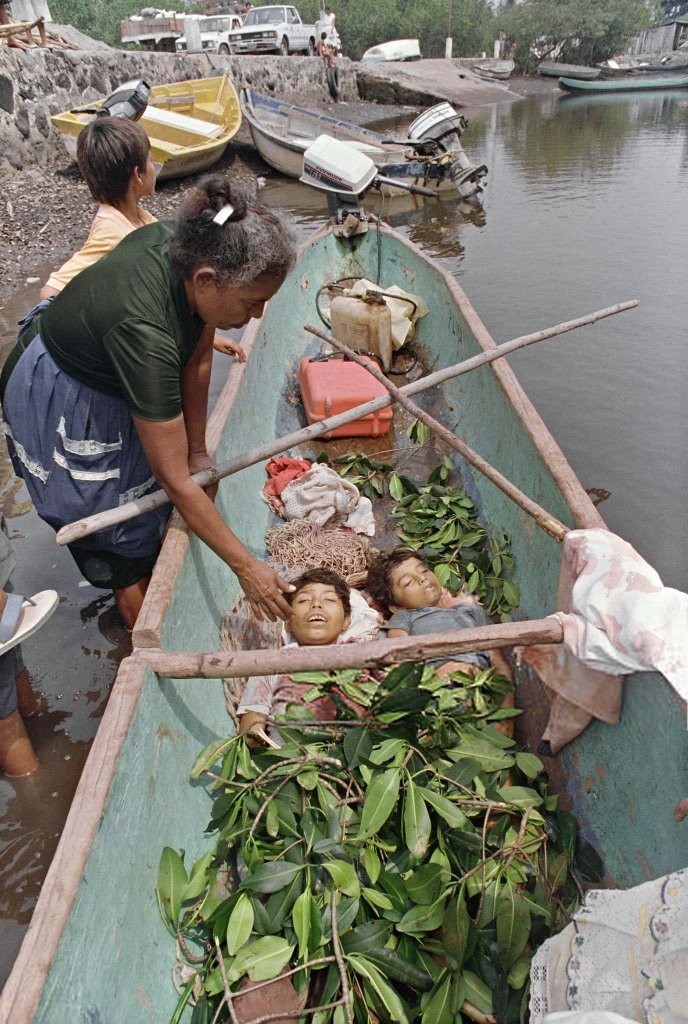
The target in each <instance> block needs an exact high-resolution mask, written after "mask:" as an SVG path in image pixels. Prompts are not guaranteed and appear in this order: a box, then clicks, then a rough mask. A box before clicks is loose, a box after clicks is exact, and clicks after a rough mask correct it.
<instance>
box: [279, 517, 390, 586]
mask: <svg viewBox="0 0 688 1024" xmlns="http://www.w3.org/2000/svg"><path fill="white" fill-rule="evenodd" d="M265 543H266V545H267V548H268V551H269V552H270V563H271V564H272V565H275V564H277V565H283V566H286V567H291V566H299V567H300V568H302V569H304V570H305V569H314V568H316V567H317V568H319V569H332V570H334V572H337V573H339V575H340V576H341V577H342V579H344V580H345V581H346V582H347V583H348V584H349V586H350V587H355V586H357V585H358V584H360V583H363V581H364V580H365V578H366V576H367V575H368V566H369V565H370V562H371V559H372V553H371V550H370V546H369V544H368V541H367V540H366V539H365V537H360V536H359V535H358V534H356V533H352V532H351V531H350V530H341V529H330V530H328V529H326V528H324V527H322V526H316V525H315V524H314V523H308V522H306V521H305V520H303V519H294V520H293V521H292V522H291V523H285V524H284V526H278V527H276V528H275V529H274V530H268V532H267V534H266V536H265Z"/></svg>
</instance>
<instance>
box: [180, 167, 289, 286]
mask: <svg viewBox="0 0 688 1024" xmlns="http://www.w3.org/2000/svg"><path fill="white" fill-rule="evenodd" d="M170 254H171V257H172V262H173V264H174V266H175V267H176V268H177V270H178V271H179V273H180V274H181V276H182V277H183V278H187V279H188V278H190V277H191V276H192V275H193V272H194V270H196V269H197V268H198V267H201V266H206V267H212V268H213V270H214V271H215V273H216V274H217V283H218V285H219V287H220V288H225V287H230V288H240V287H242V286H246V285H251V284H254V283H255V282H256V281H258V280H259V279H260V278H264V277H275V278H282V277H284V276H285V275H286V274H287V272H288V271H289V270H290V269H291V267H292V266H293V265H294V262H295V260H296V241H295V239H294V236H293V234H292V232H291V230H290V229H289V226H288V225H287V224H285V223H284V222H283V221H282V220H281V219H280V218H279V217H278V216H277V215H276V214H275V213H274V211H273V210H271V209H270V208H269V207H267V206H264V205H263V204H262V203H258V202H256V201H255V200H253V199H250V198H249V196H248V194H247V192H246V191H245V190H244V189H243V188H242V187H241V186H238V185H232V184H231V183H230V182H229V181H228V179H227V178H224V177H223V176H222V175H220V174H213V175H209V176H208V177H207V178H203V180H202V181H200V182H199V183H198V185H196V187H195V188H194V189H192V191H191V192H190V193H189V195H188V196H187V198H186V199H185V200H184V202H183V204H182V206H181V209H180V211H179V214H178V216H177V223H176V225H175V229H174V235H173V237H172V242H171V246H170Z"/></svg>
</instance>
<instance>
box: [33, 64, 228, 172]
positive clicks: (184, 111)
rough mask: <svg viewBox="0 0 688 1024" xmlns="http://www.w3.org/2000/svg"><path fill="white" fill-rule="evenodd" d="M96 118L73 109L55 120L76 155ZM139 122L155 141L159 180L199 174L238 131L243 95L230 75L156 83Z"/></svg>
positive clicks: (152, 150)
mask: <svg viewBox="0 0 688 1024" xmlns="http://www.w3.org/2000/svg"><path fill="white" fill-rule="evenodd" d="M93 106H94V107H98V106H100V104H99V103H95V104H93ZM91 119H92V115H90V114H86V113H79V112H72V111H66V112H64V113H62V114H55V115H54V116H53V117H52V118H51V121H52V123H53V124H54V126H55V127H56V128H57V130H58V131H59V132H60V133H61V135H62V139H63V142H64V145H65V148H66V149H67V152H68V153H69V155H70V156H71V157H73V158H74V159H76V146H77V139H78V137H79V135H80V133H81V132H82V130H83V129H84V127H85V126H86V125H87V124H88V122H89V121H90V120H91ZM138 123H139V124H140V125H141V127H142V128H143V129H144V131H145V132H146V135H148V138H149V139H150V143H151V156H152V158H153V163H154V164H155V169H156V174H157V178H158V181H165V180H167V179H169V178H181V177H186V176H187V175H189V174H198V173H199V172H200V171H205V170H207V169H208V168H209V167H212V166H213V164H215V163H217V161H218V160H219V159H220V157H221V156H222V155H223V153H224V152H225V150H226V148H227V146H228V145H229V143H230V141H231V140H232V138H233V137H234V136H235V135H236V133H237V131H238V130H239V128H240V126H241V107H240V105H239V97H238V96H237V93H236V90H235V88H234V86H233V85H232V83H231V82H230V80H229V78H228V77H227V76H226V75H223V76H221V77H218V78H206V79H197V80H194V81H189V82H176V83H174V84H171V85H159V86H153V88H152V89H151V97H150V102H149V106H148V108H147V109H146V111H145V112H144V114H143V116H142V117H141V118H140V120H139V122H138Z"/></svg>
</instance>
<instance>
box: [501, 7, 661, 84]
mask: <svg viewBox="0 0 688 1024" xmlns="http://www.w3.org/2000/svg"><path fill="white" fill-rule="evenodd" d="M657 11H658V5H657V3H656V0H650V2H649V3H648V2H646V0H526V2H525V3H523V4H520V5H518V6H515V7H511V8H509V9H508V10H507V11H505V12H504V13H503V14H502V15H501V16H500V19H499V20H500V26H501V27H502V28H503V29H504V31H505V32H506V33H507V35H508V36H510V37H511V38H513V39H514V40H515V41H516V53H515V56H516V60H517V62H518V63H519V65H521V66H522V67H524V68H526V69H530V70H532V69H534V67H535V66H536V65H537V63H538V62H539V61H540V60H542V59H544V58H547V57H550V56H555V57H556V58H557V59H561V60H563V61H572V62H577V63H583V64H594V63H597V61H600V60H605V59H606V58H608V57H611V56H612V55H613V54H615V53H618V52H619V51H621V50H624V49H625V48H626V46H627V45H628V41H629V39H630V37H631V36H632V35H634V34H635V33H636V32H641V31H642V30H643V29H645V28H647V27H648V26H649V25H650V24H651V23H652V21H653V18H654V17H655V16H656V14H657Z"/></svg>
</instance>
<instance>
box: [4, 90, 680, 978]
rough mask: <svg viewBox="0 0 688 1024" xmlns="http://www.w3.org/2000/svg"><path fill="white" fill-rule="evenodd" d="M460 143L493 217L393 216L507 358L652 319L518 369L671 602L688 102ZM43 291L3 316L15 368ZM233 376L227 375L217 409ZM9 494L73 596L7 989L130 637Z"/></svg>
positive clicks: (502, 119) (517, 117)
mask: <svg viewBox="0 0 688 1024" xmlns="http://www.w3.org/2000/svg"><path fill="white" fill-rule="evenodd" d="M341 116H342V117H346V108H345V107H342V110H341ZM389 125H390V122H389V120H387V121H386V122H385V130H388V129H389ZM464 144H465V147H466V150H467V152H468V154H469V156H470V157H471V159H472V160H473V161H474V162H475V163H486V164H487V166H488V168H489V171H490V173H489V178H488V186H487V189H486V192H485V195H484V201H483V203H482V205H481V206H477V207H475V206H470V205H469V204H466V203H457V202H450V201H443V202H434V201H423V200H421V201H418V202H414V201H406V200H405V201H404V202H402V203H399V202H397V201H394V202H392V203H389V204H388V205H387V209H386V214H385V215H386V219H387V220H388V221H389V222H390V223H391V224H393V225H394V226H395V227H396V228H397V229H398V230H400V231H402V232H403V233H404V234H406V235H407V236H408V237H409V238H411V239H412V240H413V241H415V242H416V243H417V244H418V245H420V246H421V247H422V248H423V249H425V251H426V252H428V253H429V254H431V255H432V256H435V257H436V258H437V259H438V260H440V261H441V263H442V264H443V266H444V267H445V268H446V269H448V270H449V271H450V272H451V273H452V274H454V275H455V276H456V278H457V279H458V280H459V282H460V284H461V285H462V287H463V288H464V290H465V291H466V292H467V294H468V296H469V298H470V299H471V302H472V303H473V305H474V306H475V308H476V310H477V311H478V313H479V314H480V315H481V316H482V318H483V320H484V321H485V323H486V325H487V327H488V329H489V330H490V331H491V333H492V335H493V337H494V338H495V340H497V341H498V342H500V341H506V340H508V339H509V338H512V337H516V336H518V335H521V334H527V333H530V332H532V331H536V330H539V329H540V328H543V327H546V326H549V325H551V324H555V323H558V322H561V321H564V320H569V319H573V318H575V317H577V316H580V315H583V314H585V313H588V312H592V311H593V310H596V309H600V308H602V307H606V306H610V305H612V304H614V303H616V302H618V301H622V300H625V299H630V298H638V299H640V302H641V305H640V307H639V308H638V309H637V310H634V311H632V312H628V313H623V314H621V315H619V316H617V317H613V318H611V319H608V320H605V321H603V322H601V323H599V324H597V325H596V326H595V327H594V328H586V329H584V330H581V331H577V332H573V333H572V334H569V335H566V336H565V337H563V338H561V339H559V340H555V341H550V342H546V343H544V344H542V345H536V346H533V347H531V348H529V349H527V350H526V351H524V352H522V353H520V354H517V355H515V356H513V357H511V364H512V366H513V368H514V369H515V371H516V373H517V375H518V377H519V379H520V381H521V383H522V384H523V386H524V388H525V390H526V392H527V393H528V395H529V397H530V398H531V399H532V401H533V402H534V404H535V405H536V407H537V408H538V410H539V412H540V414H541V415H542V417H543V419H544V420H545V423H546V424H547V425H548V427H549V428H550V430H551V431H552V433H553V435H554V437H555V438H556V439H557V441H558V442H559V444H560V445H561V447H562V448H563V450H564V452H565V454H566V455H567V457H568V459H569V461H570V462H571V464H572V466H573V468H574V470H575V471H576V473H577V474H578V476H579V478H580V479H581V481H582V483H583V486H584V487H586V488H589V489H595V490H594V495H595V497H596V498H602V499H603V500H604V504H603V505H602V507H601V511H602V513H603V515H604V517H605V519H606V520H607V523H608V524H609V526H610V527H611V528H612V529H613V530H615V531H616V532H617V533H620V534H621V535H622V536H624V537H626V538H627V539H628V540H629V541H630V542H631V543H632V544H633V545H634V546H635V547H636V548H637V549H638V550H639V551H640V552H641V553H642V554H643V555H644V556H645V557H646V558H647V559H648V560H649V561H650V562H652V564H653V565H655V567H656V568H657V569H658V571H659V572H660V574H661V576H662V578H663V580H664V582H665V583H666V584H667V585H669V586H674V587H677V588H679V589H682V590H685V589H686V588H687V587H688V582H687V575H688V529H687V527H686V508H687V507H688V411H687V403H686V397H685V395H686V384H687V383H688V94H687V92H686V91H685V90H683V91H676V92H666V93H656V94H646V95H642V94H633V93H630V94H625V95H620V96H615V97H609V98H607V97H601V96H600V97H589V98H571V97H559V96H557V95H552V96H549V95H548V96H545V97H537V98H534V99H528V100H523V101H521V102H518V103H505V104H503V105H499V106H493V107H485V108H482V109H479V110H477V111H474V112H473V113H472V115H471V117H470V125H469V128H468V130H467V131H466V134H465V136H464ZM262 195H263V197H264V198H265V200H266V201H267V202H269V203H270V204H271V205H275V206H280V207H283V208H286V209H287V210H288V211H289V212H290V213H291V215H292V216H293V218H294V220H295V222H296V224H297V226H298V231H299V233H300V234H301V235H302V236H303V237H305V235H306V234H307V233H308V231H310V230H311V229H312V228H314V227H317V226H319V225H320V224H321V223H323V221H324V219H325V216H326V211H325V204H324V202H321V201H320V198H319V196H318V195H316V194H315V193H314V192H313V191H312V190H310V189H306V188H305V187H304V186H301V185H297V184H296V183H294V182H289V181H286V180H284V181H279V180H275V179H274V178H271V179H270V180H269V182H268V184H267V185H266V188H265V189H264V191H263V193H262ZM48 269H50V268H36V274H37V276H40V278H41V280H43V279H44V277H45V276H46V275H45V274H44V273H43V272H42V271H43V270H46V271H47V270H48ZM38 287H39V286H38V285H35V286H32V287H30V286H27V287H26V288H24V289H23V290H22V292H21V293H19V294H17V295H16V296H14V297H13V299H12V301H11V302H9V303H7V304H6V306H5V308H4V309H2V310H0V346H2V353H1V354H2V357H3V358H4V355H6V352H7V350H8V348H9V346H10V344H11V341H12V338H13V335H14V320H16V319H17V317H18V316H20V315H21V314H22V313H23V312H24V311H25V310H26V309H28V308H29V307H30V306H31V304H32V302H33V299H34V295H35V292H36V291H37V289H38ZM228 364H229V361H228V359H227V358H226V357H219V358H218V359H217V365H216V366H215V368H214V374H213V377H214V382H213V393H214V394H217V391H218V390H219V387H220V385H221V382H222V379H223V377H224V375H225V373H226V368H227V366H228ZM0 488H1V498H0V507H1V508H2V510H3V511H4V513H5V515H6V516H7V517H8V518H9V520H10V524H9V525H10V533H11V535H12V536H13V538H14V540H15V543H16V550H17V554H18V561H19V567H18V570H17V572H16V574H15V581H14V582H15V589H17V590H18V591H19V592H21V593H32V592H34V591H36V590H40V589H43V588H44V587H54V588H55V589H57V590H58V591H59V592H60V594H61V596H62V602H61V605H60V607H59V609H58V611H57V613H56V614H55V616H54V617H53V619H52V620H51V621H50V622H49V623H48V624H47V625H46V626H45V627H44V629H43V630H41V631H40V632H39V633H38V634H37V635H36V636H35V637H34V638H32V639H31V641H29V643H28V644H26V645H25V657H26V660H27V664H28V665H29V668H30V670H31V673H32V677H33V679H34V684H35V689H36V690H37V692H38V693H39V695H40V699H41V708H40V711H39V714H38V715H37V716H36V717H35V718H34V719H31V720H29V722H28V723H27V727H28V728H29V731H30V733H31V736H32V738H33V740H34V744H35V746H36V748H37V750H38V753H39V756H40V759H41V765H42V767H41V770H40V771H39V772H38V773H36V775H34V776H31V777H30V778H28V779H24V780H7V779H4V778H0V817H1V818H2V821H1V822H0V984H2V983H3V982H4V980H5V977H6V975H7V973H8V971H9V969H10V967H11V964H12V961H13V959H14V957H15V955H16V951H17V949H18V947H19V944H20V942H21V938H22V935H23V934H24V932H25V930H26V927H27V925H28V921H29V919H30V916H31V912H32V909H33V906H34V905H35V901H36V899H37V896H38V893H39V892H40V886H41V884H42V881H43V878H44V875H45V871H46V870H47V867H48V866H49V863H50V859H51V857H52V855H53V852H54V849H55V846H56V844H57V841H58V838H59V834H60V830H61V827H62V824H63V822H64V818H65V816H66V813H67V811H68V809H69V803H70V800H71V796H72V793H73V791H74V788H75V786H76V783H77V782H78V778H79V774H80V771H81V768H82V766H83V763H84V760H85V757H86V754H87V752H88V747H89V744H90V741H91V740H92V738H93V735H94V734H95V731H96V729H97V726H98V722H99V719H100V717H101V715H102V711H103V708H104V705H105V702H106V700H107V695H108V692H109V687H110V685H111V682H112V679H113V677H114V672H115V668H116V665H117V663H118V661H119V659H120V658H121V656H122V654H123V653H125V652H126V636H125V634H124V632H123V630H122V629H121V626H120V623H119V620H118V616H117V613H116V611H115V610H114V608H113V606H112V599H111V597H110V596H109V595H104V594H103V593H102V592H100V591H96V590H94V589H93V588H92V587H90V586H88V585H87V584H85V583H84V582H83V581H81V580H80V578H79V574H78V572H77V570H76V568H75V567H74V565H73V564H72V562H71V558H70V556H69V555H68V554H67V553H66V552H65V551H64V550H62V549H58V548H57V547H56V546H55V543H54V538H53V533H52V531H51V530H50V529H48V527H46V526H45V525H44V524H42V523H40V522H39V521H38V520H37V519H36V516H35V515H34V513H33V512H32V510H31V509H30V506H29V505H28V503H27V495H26V491H25V489H24V488H23V486H21V485H20V484H19V483H18V482H17V481H14V480H13V477H12V474H11V468H10V466H9V463H8V462H7V459H6V456H3V457H2V458H0ZM607 495H608V496H607Z"/></svg>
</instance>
